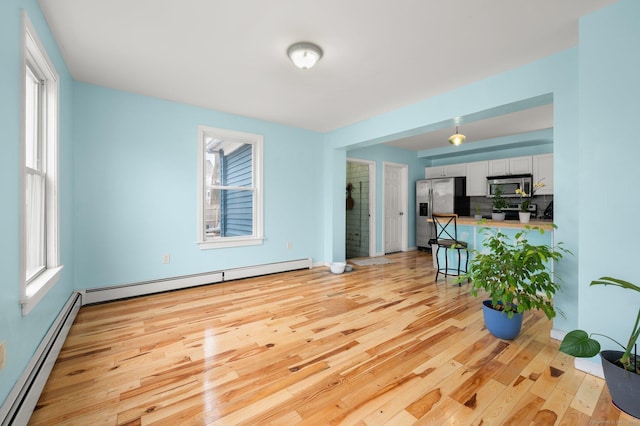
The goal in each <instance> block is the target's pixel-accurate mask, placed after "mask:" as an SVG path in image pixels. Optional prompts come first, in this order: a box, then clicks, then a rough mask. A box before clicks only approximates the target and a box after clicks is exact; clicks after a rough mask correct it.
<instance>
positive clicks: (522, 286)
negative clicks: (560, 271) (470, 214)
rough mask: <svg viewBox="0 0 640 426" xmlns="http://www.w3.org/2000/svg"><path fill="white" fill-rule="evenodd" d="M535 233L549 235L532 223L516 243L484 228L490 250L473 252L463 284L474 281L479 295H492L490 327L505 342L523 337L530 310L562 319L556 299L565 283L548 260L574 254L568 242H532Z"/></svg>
mask: <svg viewBox="0 0 640 426" xmlns="http://www.w3.org/2000/svg"><path fill="white" fill-rule="evenodd" d="M554 227H555V226H554ZM533 230H536V231H539V232H540V233H541V234H544V230H543V229H541V228H539V227H530V226H529V225H527V226H525V229H523V230H521V231H518V232H517V233H516V234H515V235H514V237H513V239H512V238H509V236H508V235H506V234H504V233H503V232H501V231H500V230H499V229H497V228H481V229H480V231H481V232H483V233H484V234H485V237H486V238H485V241H484V246H485V250H483V251H478V250H474V251H473V252H472V254H473V257H472V258H471V259H470V260H469V268H468V271H467V273H466V274H464V275H462V276H460V277H459V278H458V281H457V282H462V281H465V280H466V281H470V282H471V288H470V291H471V294H473V295H474V296H478V291H479V290H484V291H485V292H487V293H488V295H489V300H485V301H483V307H482V309H483V314H484V319H485V325H486V327H487V329H488V330H489V332H490V333H491V334H493V335H494V336H496V337H498V338H501V339H507V340H509V339H514V338H515V337H516V336H517V335H518V334H519V333H520V329H521V326H522V316H523V315H522V314H523V312H524V311H528V310H531V309H539V310H541V311H542V312H544V314H545V315H546V316H547V318H549V319H551V318H553V317H555V315H556V311H555V309H554V307H553V303H552V300H551V299H552V297H553V295H554V294H555V292H556V291H558V289H559V288H560V285H559V284H558V283H557V282H556V280H555V279H554V276H553V273H552V272H551V271H550V268H549V265H548V261H550V260H553V261H557V260H560V259H561V258H562V257H563V254H565V253H570V252H569V251H568V250H566V249H565V248H564V247H562V243H559V244H558V245H557V246H556V247H551V246H549V245H546V244H540V245H534V244H532V243H531V242H530V241H529V240H528V238H527V236H528V234H529V232H531V231H533ZM555 278H556V279H557V277H555Z"/></svg>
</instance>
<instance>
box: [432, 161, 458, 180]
mask: <svg viewBox="0 0 640 426" xmlns="http://www.w3.org/2000/svg"><path fill="white" fill-rule="evenodd" d="M466 173H467V172H466V167H465V163H460V164H449V165H446V166H433V167H426V168H425V169H424V177H425V178H426V179H431V178H439V177H455V176H466Z"/></svg>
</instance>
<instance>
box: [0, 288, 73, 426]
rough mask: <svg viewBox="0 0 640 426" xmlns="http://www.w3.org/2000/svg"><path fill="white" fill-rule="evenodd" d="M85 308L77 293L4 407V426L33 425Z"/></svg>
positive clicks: (0, 415) (1, 415) (0, 412)
mask: <svg viewBox="0 0 640 426" xmlns="http://www.w3.org/2000/svg"><path fill="white" fill-rule="evenodd" d="M81 305H82V296H81V295H80V293H78V292H75V293H73V294H72V295H71V297H70V298H69V300H68V301H67V303H66V304H65V305H64V307H63V308H62V310H61V311H60V313H59V314H58V317H57V318H56V319H55V321H54V322H53V324H52V325H51V327H50V328H49V331H47V334H46V335H45V336H44V338H43V339H42V342H41V343H40V346H38V349H37V350H36V352H35V353H34V354H33V357H31V361H29V364H28V365H27V367H26V368H25V369H24V372H23V373H22V376H20V378H19V379H18V381H17V382H16V384H15V385H14V386H13V389H12V390H11V392H10V393H9V395H8V396H7V399H6V400H5V402H4V404H3V405H2V407H0V419H3V420H2V425H3V426H5V425H26V424H27V423H28V422H29V418H31V413H32V412H33V409H34V408H35V406H36V404H37V403H38V398H40V393H42V389H44V385H45V384H46V383H47V379H48V378H49V373H50V372H51V369H52V368H53V365H54V364H55V362H56V359H57V358H58V354H59V353H60V349H61V348H62V345H63V344H64V340H65V339H66V337H67V334H68V333H69V329H70V328H71V325H72V324H73V321H74V319H75V318H76V315H77V314H78V310H80V306H81Z"/></svg>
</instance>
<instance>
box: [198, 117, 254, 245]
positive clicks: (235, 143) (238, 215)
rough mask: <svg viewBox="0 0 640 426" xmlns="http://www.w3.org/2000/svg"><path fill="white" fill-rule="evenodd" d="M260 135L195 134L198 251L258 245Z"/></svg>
mask: <svg viewBox="0 0 640 426" xmlns="http://www.w3.org/2000/svg"><path fill="white" fill-rule="evenodd" d="M262 145H263V137H262V136H260V135H255V134H250V133H241V132H234V131H231V130H224V129H216V128H212V127H204V126H201V127H200V128H199V129H198V181H199V192H198V198H199V205H200V208H199V221H198V222H199V226H198V234H199V236H198V242H199V244H200V248H203V249H206V248H214V247H235V246H245V245H256V244H262V239H263V230H262V188H261V183H262Z"/></svg>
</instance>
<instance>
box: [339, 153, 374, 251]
mask: <svg viewBox="0 0 640 426" xmlns="http://www.w3.org/2000/svg"><path fill="white" fill-rule="evenodd" d="M345 196H346V200H345V207H346V233H345V255H346V258H347V259H351V258H354V257H367V256H374V254H375V241H376V237H375V226H374V223H375V214H374V211H375V207H374V206H375V163H374V162H370V161H365V160H357V159H347V184H346V193H345Z"/></svg>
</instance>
